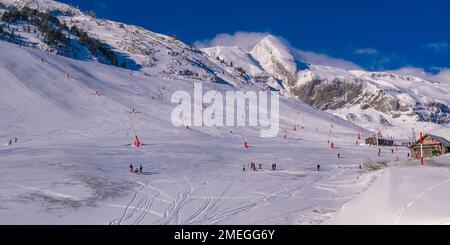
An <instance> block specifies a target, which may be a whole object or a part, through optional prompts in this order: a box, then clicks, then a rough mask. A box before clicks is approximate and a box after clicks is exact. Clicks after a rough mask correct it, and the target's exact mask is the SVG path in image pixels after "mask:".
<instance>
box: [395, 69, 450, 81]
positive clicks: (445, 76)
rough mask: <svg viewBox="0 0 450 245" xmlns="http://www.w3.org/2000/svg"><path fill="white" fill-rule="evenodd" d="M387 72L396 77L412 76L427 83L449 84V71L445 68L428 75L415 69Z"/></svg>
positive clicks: (422, 70) (421, 70)
mask: <svg viewBox="0 0 450 245" xmlns="http://www.w3.org/2000/svg"><path fill="white" fill-rule="evenodd" d="M389 72H392V73H394V74H398V75H405V76H414V77H418V78H422V79H425V80H428V81H436V82H447V83H450V69H447V68H440V69H439V72H438V73H437V74H432V73H428V72H426V71H425V70H424V69H422V68H417V67H403V68H400V69H397V70H392V71H389Z"/></svg>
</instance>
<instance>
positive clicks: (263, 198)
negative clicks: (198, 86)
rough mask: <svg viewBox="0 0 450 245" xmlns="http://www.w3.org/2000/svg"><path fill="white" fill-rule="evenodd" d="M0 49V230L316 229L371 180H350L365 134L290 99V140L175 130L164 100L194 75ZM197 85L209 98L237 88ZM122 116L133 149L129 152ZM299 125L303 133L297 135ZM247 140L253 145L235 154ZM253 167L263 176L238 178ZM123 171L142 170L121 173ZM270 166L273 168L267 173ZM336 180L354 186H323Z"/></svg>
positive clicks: (286, 118)
mask: <svg viewBox="0 0 450 245" xmlns="http://www.w3.org/2000/svg"><path fill="white" fill-rule="evenodd" d="M0 53H2V54H3V55H1V56H0V78H1V83H0V113H1V115H2V120H0V129H1V131H0V138H1V139H2V141H3V142H7V141H8V139H10V138H13V137H17V138H18V143H17V144H13V145H12V146H6V145H3V144H2V145H1V146H0V165H1V166H3V167H2V168H0V186H1V187H0V207H1V208H0V217H1V218H0V223H2V224H67V223H70V224H108V223H110V222H111V223H112V224H140V223H143V224H252V223H257V224H266V223H274V224H293V223H314V222H320V221H321V220H323V219H324V218H326V217H327V215H328V213H329V210H335V209H337V208H338V207H339V205H342V204H343V202H344V200H348V198H349V197H348V196H347V194H348V193H355V192H358V191H359V190H360V189H361V188H362V187H364V186H365V185H366V184H367V183H368V182H367V180H368V179H365V178H363V179H359V180H355V176H359V175H361V172H359V170H358V165H359V164H360V163H361V162H362V161H364V160H365V159H366V158H369V157H371V156H375V155H376V150H375V149H370V148H364V147H361V148H359V149H360V150H357V149H358V148H357V147H356V146H355V141H356V136H357V134H358V133H363V134H366V135H367V133H368V132H366V131H364V130H363V129H361V128H359V127H357V126H355V125H353V124H350V123H348V122H345V121H343V120H340V119H339V118H337V117H333V116H331V115H330V114H327V113H325V112H321V111H319V110H316V109H313V108H311V107H308V106H305V105H302V104H300V103H298V102H295V101H293V100H286V99H282V100H281V105H280V112H281V116H280V117H281V128H282V131H284V129H286V130H287V132H288V135H287V136H288V137H287V139H284V132H280V135H279V136H278V137H276V138H272V139H262V138H260V137H259V128H250V127H248V128H247V127H246V128H239V127H237V128H234V127H233V128H216V127H214V128H206V127H205V128H202V127H200V128H194V129H193V130H186V129H185V128H177V127H174V126H172V124H171V121H170V118H171V115H170V114H171V111H172V110H173V108H174V107H175V106H176V105H174V104H172V103H170V97H171V95H172V94H173V93H174V92H175V91H178V90H185V91H190V90H192V84H193V83H194V82H196V81H197V80H196V79H167V78H164V77H163V76H160V75H159V74H147V73H146V72H140V71H139V72H134V73H133V74H132V76H130V74H129V71H128V70H125V69H121V68H117V67H114V66H109V65H99V64H98V63H96V62H95V61H78V60H73V59H69V58H66V57H62V56H57V55H53V54H48V53H44V52H42V51H39V50H36V49H30V48H25V47H21V46H17V45H14V44H10V43H6V42H1V41H0ZM42 60H44V62H42ZM66 74H70V76H69V77H67V76H66ZM202 83H203V86H204V90H205V91H206V90H210V89H216V90H218V91H228V90H233V89H234V88H233V87H232V86H230V85H227V84H216V83H210V82H208V81H203V82H202ZM243 89H244V90H249V89H252V90H254V89H258V87H255V86H254V85H251V84H249V85H246V87H245V88H243ZM96 91H99V92H100V93H101V95H100V96H97V95H96ZM132 108H133V109H135V111H136V112H137V113H136V114H130V113H129V112H130V111H131V109H132ZM130 117H131V118H132V120H133V122H134V126H135V129H136V131H137V133H138V134H139V136H140V137H141V141H142V143H144V147H142V148H140V149H136V148H135V147H132V146H131V142H132V140H133V137H134V133H133V130H132V127H131V124H130ZM296 124H299V125H301V126H302V127H303V128H302V127H300V126H298V127H297V131H294V130H293V128H294V125H296ZM330 124H333V128H331V126H330ZM330 130H331V131H330ZM244 137H245V138H247V139H248V141H249V144H250V149H244V148H243V147H242V144H243V141H244ZM329 140H330V141H333V142H335V144H336V147H339V152H340V153H341V154H342V156H344V155H347V157H348V158H347V159H346V160H345V161H344V160H337V158H336V154H337V151H333V150H330V149H329V145H328V143H327V141H329ZM404 154H405V155H406V153H404ZM386 158H387V159H388V158H390V156H386ZM251 161H256V162H257V163H261V164H262V169H261V170H260V171H258V172H255V173H252V172H242V167H243V165H247V164H249V163H250V162H251ZM130 163H132V164H134V165H135V166H139V165H140V164H142V165H143V166H144V171H145V173H144V174H143V175H133V174H130V173H128V169H127V167H128V165H129V164H130ZM272 163H277V164H278V168H279V171H278V172H272V171H269V168H270V166H271V164H272ZM317 164H321V165H322V169H323V171H324V172H323V174H322V175H321V176H320V177H319V176H318V175H317V173H316V172H315V171H314V169H315V166H316V165H317ZM6 166H8V167H6ZM337 176H339V177H337ZM335 178H338V179H340V180H348V181H351V182H355V183H356V186H354V187H353V186H352V187H336V188H337V189H336V190H333V192H330V191H329V190H328V189H324V188H322V187H320V186H322V185H326V184H327V183H330V182H333V181H334V179H335ZM337 190H339V192H341V193H340V194H337V195H336V193H335V192H337ZM135 194H136V196H135ZM293 195H294V196H293ZM134 196H135V197H134ZM133 197H134V198H133ZM316 198H318V199H316ZM320 198H327V199H329V202H323V201H319V199H320ZM299 199H302V200H304V201H300V202H299ZM129 203H131V204H129ZM128 204H129V205H128ZM127 205H128V206H127ZM174 207H175V208H174ZM281 207H282V208H281Z"/></svg>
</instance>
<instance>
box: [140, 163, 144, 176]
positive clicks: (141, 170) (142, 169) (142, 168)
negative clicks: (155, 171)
mask: <svg viewBox="0 0 450 245" xmlns="http://www.w3.org/2000/svg"><path fill="white" fill-rule="evenodd" d="M143 171H144V167H142V165H141V166H139V173H140V174H142V173H143Z"/></svg>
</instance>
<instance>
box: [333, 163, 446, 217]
mask: <svg viewBox="0 0 450 245" xmlns="http://www.w3.org/2000/svg"><path fill="white" fill-rule="evenodd" d="M449 163H450V158H449V157H443V158H439V159H433V160H429V161H427V163H426V164H427V165H429V166H426V167H419V166H418V163H417V162H416V163H415V164H414V165H412V164H411V163H409V164H410V165H409V166H408V165H407V166H405V163H403V166H396V167H393V168H391V169H389V170H387V171H386V172H385V173H384V174H383V175H381V176H380V177H379V178H378V179H377V180H376V181H375V183H374V184H373V185H372V186H371V187H370V188H369V189H368V190H367V191H366V192H364V193H363V194H361V195H360V196H358V197H356V198H355V199H353V200H352V201H350V202H349V203H347V204H346V205H344V206H343V207H342V209H341V210H340V211H339V212H338V213H337V214H336V215H334V216H333V217H332V218H331V219H330V220H328V221H327V222H326V223H327V224H345V225H367V224H370V225H449V224H450V206H449V205H447V204H446V203H448V202H449V201H450V200H449V195H448V189H449V187H450V179H449Z"/></svg>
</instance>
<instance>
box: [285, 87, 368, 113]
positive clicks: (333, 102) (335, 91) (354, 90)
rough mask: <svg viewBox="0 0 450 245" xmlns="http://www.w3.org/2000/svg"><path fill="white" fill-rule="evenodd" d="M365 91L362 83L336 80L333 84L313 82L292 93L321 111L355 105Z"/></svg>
mask: <svg viewBox="0 0 450 245" xmlns="http://www.w3.org/2000/svg"><path fill="white" fill-rule="evenodd" d="M363 89H364V85H363V84H362V83H349V82H342V81H340V80H339V79H334V80H333V81H332V82H327V81H325V80H313V81H311V82H308V83H306V84H304V85H302V86H300V87H297V88H295V89H293V90H292V92H293V93H294V94H295V95H296V96H297V97H298V98H299V99H300V100H301V101H302V102H303V103H306V104H309V105H311V106H314V107H316V108H319V109H321V110H336V109H339V108H342V107H344V106H346V105H348V104H353V103H352V102H353V101H355V100H356V99H357V98H358V97H360V96H361V94H362V92H363Z"/></svg>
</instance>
